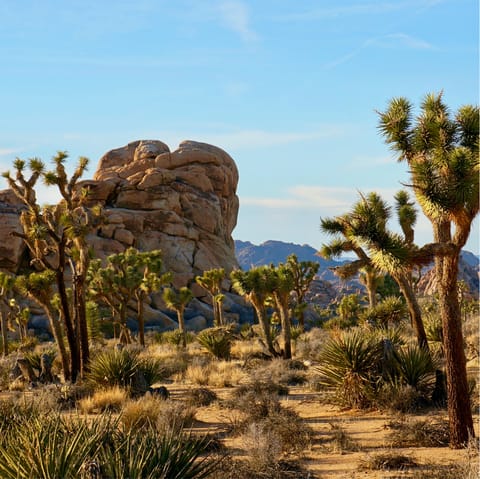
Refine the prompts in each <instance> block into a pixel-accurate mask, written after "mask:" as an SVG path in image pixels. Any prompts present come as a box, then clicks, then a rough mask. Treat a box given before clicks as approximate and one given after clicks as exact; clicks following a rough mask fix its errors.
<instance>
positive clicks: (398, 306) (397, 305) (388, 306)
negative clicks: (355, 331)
mask: <svg viewBox="0 0 480 479" xmlns="http://www.w3.org/2000/svg"><path fill="white" fill-rule="evenodd" d="M406 316H407V308H406V305H405V302H404V301H403V300H402V299H401V298H399V297H396V296H387V297H386V298H384V299H383V300H382V301H380V302H379V303H378V304H377V305H375V306H374V307H373V308H368V309H366V310H365V311H362V312H361V313H360V320H361V321H362V322H364V323H366V324H368V325H370V326H376V327H383V328H387V327H389V326H392V325H397V324H399V323H400V322H401V321H402V320H403V319H405V318H406Z"/></svg>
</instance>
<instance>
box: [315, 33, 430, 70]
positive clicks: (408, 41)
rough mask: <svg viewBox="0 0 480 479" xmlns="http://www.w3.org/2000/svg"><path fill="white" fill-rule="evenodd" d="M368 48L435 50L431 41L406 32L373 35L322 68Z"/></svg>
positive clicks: (328, 67) (343, 60)
mask: <svg viewBox="0 0 480 479" xmlns="http://www.w3.org/2000/svg"><path fill="white" fill-rule="evenodd" d="M368 48H386V49H396V48H397V49H398V48H407V49H411V50H435V47H434V46H433V45H432V44H431V43H428V42H427V41H425V40H422V39H421V38H417V37H414V36H412V35H407V34H406V33H389V34H387V35H382V36H379V37H373V38H369V39H368V40H365V41H364V42H363V43H362V44H361V45H360V46H359V47H358V48H356V49H354V50H352V51H351V52H349V53H347V54H345V55H343V56H341V57H338V58H336V59H335V60H333V61H331V62H329V63H327V64H325V65H324V68H326V69H328V70H331V69H333V68H335V67H337V66H338V65H341V64H343V63H346V62H348V61H349V60H351V59H352V58H354V57H356V56H357V55H359V54H360V53H361V52H362V51H363V50H366V49H368Z"/></svg>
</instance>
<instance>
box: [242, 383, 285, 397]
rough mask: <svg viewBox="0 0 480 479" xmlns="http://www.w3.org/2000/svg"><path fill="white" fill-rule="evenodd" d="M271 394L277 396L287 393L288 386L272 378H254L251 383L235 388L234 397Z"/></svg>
mask: <svg viewBox="0 0 480 479" xmlns="http://www.w3.org/2000/svg"><path fill="white" fill-rule="evenodd" d="M262 394H272V395H277V396H286V395H288V387H286V386H285V385H283V384H278V383H276V382H274V381H273V380H272V379H265V380H261V379H258V378H257V379H254V380H253V381H252V382H251V383H248V384H242V385H241V386H239V387H238V388H236V389H235V392H234V397H235V398H237V399H238V398H242V397H244V396H251V395H254V396H255V395H256V396H259V395H262Z"/></svg>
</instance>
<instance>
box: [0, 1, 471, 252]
mask: <svg viewBox="0 0 480 479" xmlns="http://www.w3.org/2000/svg"><path fill="white" fill-rule="evenodd" d="M477 3H478V2H477V1H476V0H385V1H384V0H379V1H374V0H360V1H356V0H345V1H341V0H338V1H336V0H256V1H254V0H176V1H172V0H163V1H162V0H157V1H154V0H116V1H109V0H104V1H99V0H78V1H77V0H56V1H53V0H43V1H40V0H36V1H34V0H22V1H20V2H19V1H16V0H1V1H0V68H1V70H0V71H1V78H2V80H1V81H2V88H1V89H0V105H1V107H2V113H3V114H2V115H1V119H0V167H1V170H2V171H4V170H5V169H8V168H9V167H10V165H11V163H12V160H13V159H14V158H15V157H16V156H19V157H22V158H29V157H31V156H39V157H41V158H43V159H44V160H46V161H47V162H48V160H49V158H51V157H52V156H53V155H54V154H55V152H56V151H57V150H67V151H68V152H69V153H70V155H71V158H72V162H74V160H75V159H76V158H77V157H78V156H81V155H83V156H88V157H89V158H90V159H91V167H90V171H89V175H88V177H91V175H93V172H94V170H95V168H96V163H97V160H98V159H99V158H100V157H101V155H102V154H103V153H105V152H106V151H108V150H110V149H112V148H115V147H119V146H122V145H124V144H126V143H128V142H130V141H133V140H137V139H159V140H162V141H165V142H166V143H167V144H168V145H169V146H170V148H171V149H172V150H173V149H175V148H176V146H177V145H178V143H179V142H180V141H181V140H184V139H192V140H197V141H204V142H208V143H212V144H215V145H217V146H220V147H222V148H224V149H225V150H226V151H227V152H228V153H230V154H231V156H232V157H233V158H234V159H235V161H236V163H237V166H238V169H239V172H240V183H239V187H238V194H239V197H240V213H239V218H238V225H237V228H236V229H235V231H234V233H233V236H234V238H235V239H242V240H250V241H252V242H254V243H260V242H262V241H265V240H268V239H276V240H282V241H290V242H294V243H300V244H303V243H308V244H310V245H312V246H313V247H317V248H319V247H320V246H321V244H322V242H324V241H326V240H327V238H325V237H324V236H322V234H321V233H320V231H319V222H320V217H325V216H333V215H336V214H341V213H343V212H345V211H346V210H348V208H349V207H350V206H351V204H352V203H353V202H354V201H355V200H356V198H357V192H358V191H362V192H368V191H372V190H375V191H378V192H379V193H382V194H383V195H384V197H385V198H386V199H391V198H392V197H393V194H394V193H395V192H396V191H397V190H398V189H399V188H400V187H401V182H402V181H403V182H405V181H406V180H407V172H406V166H405V165H404V164H402V163H397V162H396V161H395V160H394V159H393V154H392V153H391V152H390V151H389V149H388V147H387V146H386V145H385V144H384V143H383V140H382V138H381V137H380V135H379V134H378V132H377V129H376V125H377V115H376V113H375V110H382V109H384V108H385V107H386V105H387V103H388V100H389V99H391V98H392V97H395V96H406V97H408V98H409V99H411V100H412V101H413V102H415V104H418V103H419V101H420V100H421V98H422V97H423V96H424V94H426V93H427V92H437V91H440V90H444V97H445V100H446V101H447V103H448V104H449V105H450V107H451V108H452V110H455V109H456V108H458V106H460V105H463V104H465V103H475V104H477V103H478V94H479V77H478V67H479V65H478V53H479V52H478V5H477ZM3 187H5V183H4V182H3V180H1V182H0V188H3ZM42 195H43V196H42V199H44V201H49V200H50V199H51V198H52V196H51V195H52V193H49V192H47V191H42ZM430 239H431V238H430V228H429V225H428V222H426V221H425V220H420V221H419V224H418V228H417V242H418V243H419V244H423V243H424V242H427V241H429V240H430ZM467 246H468V248H469V249H470V250H472V251H474V252H477V253H478V251H479V232H478V221H477V222H476V223H475V228H474V230H473V232H472V235H471V239H470V241H469V243H468V245H467Z"/></svg>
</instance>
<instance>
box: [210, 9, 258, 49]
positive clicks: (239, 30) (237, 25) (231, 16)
mask: <svg viewBox="0 0 480 479" xmlns="http://www.w3.org/2000/svg"><path fill="white" fill-rule="evenodd" d="M218 12H219V15H220V21H221V23H222V24H223V25H224V26H225V27H227V28H228V29H230V30H232V31H233V32H234V33H236V34H238V35H239V36H240V38H241V39H242V40H243V41H245V42H252V41H255V40H257V39H258V35H257V33H256V32H255V31H254V30H253V28H252V26H251V19H250V11H249V9H248V6H247V5H246V4H245V3H244V2H241V1H240V0H223V1H221V2H219V4H218Z"/></svg>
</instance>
